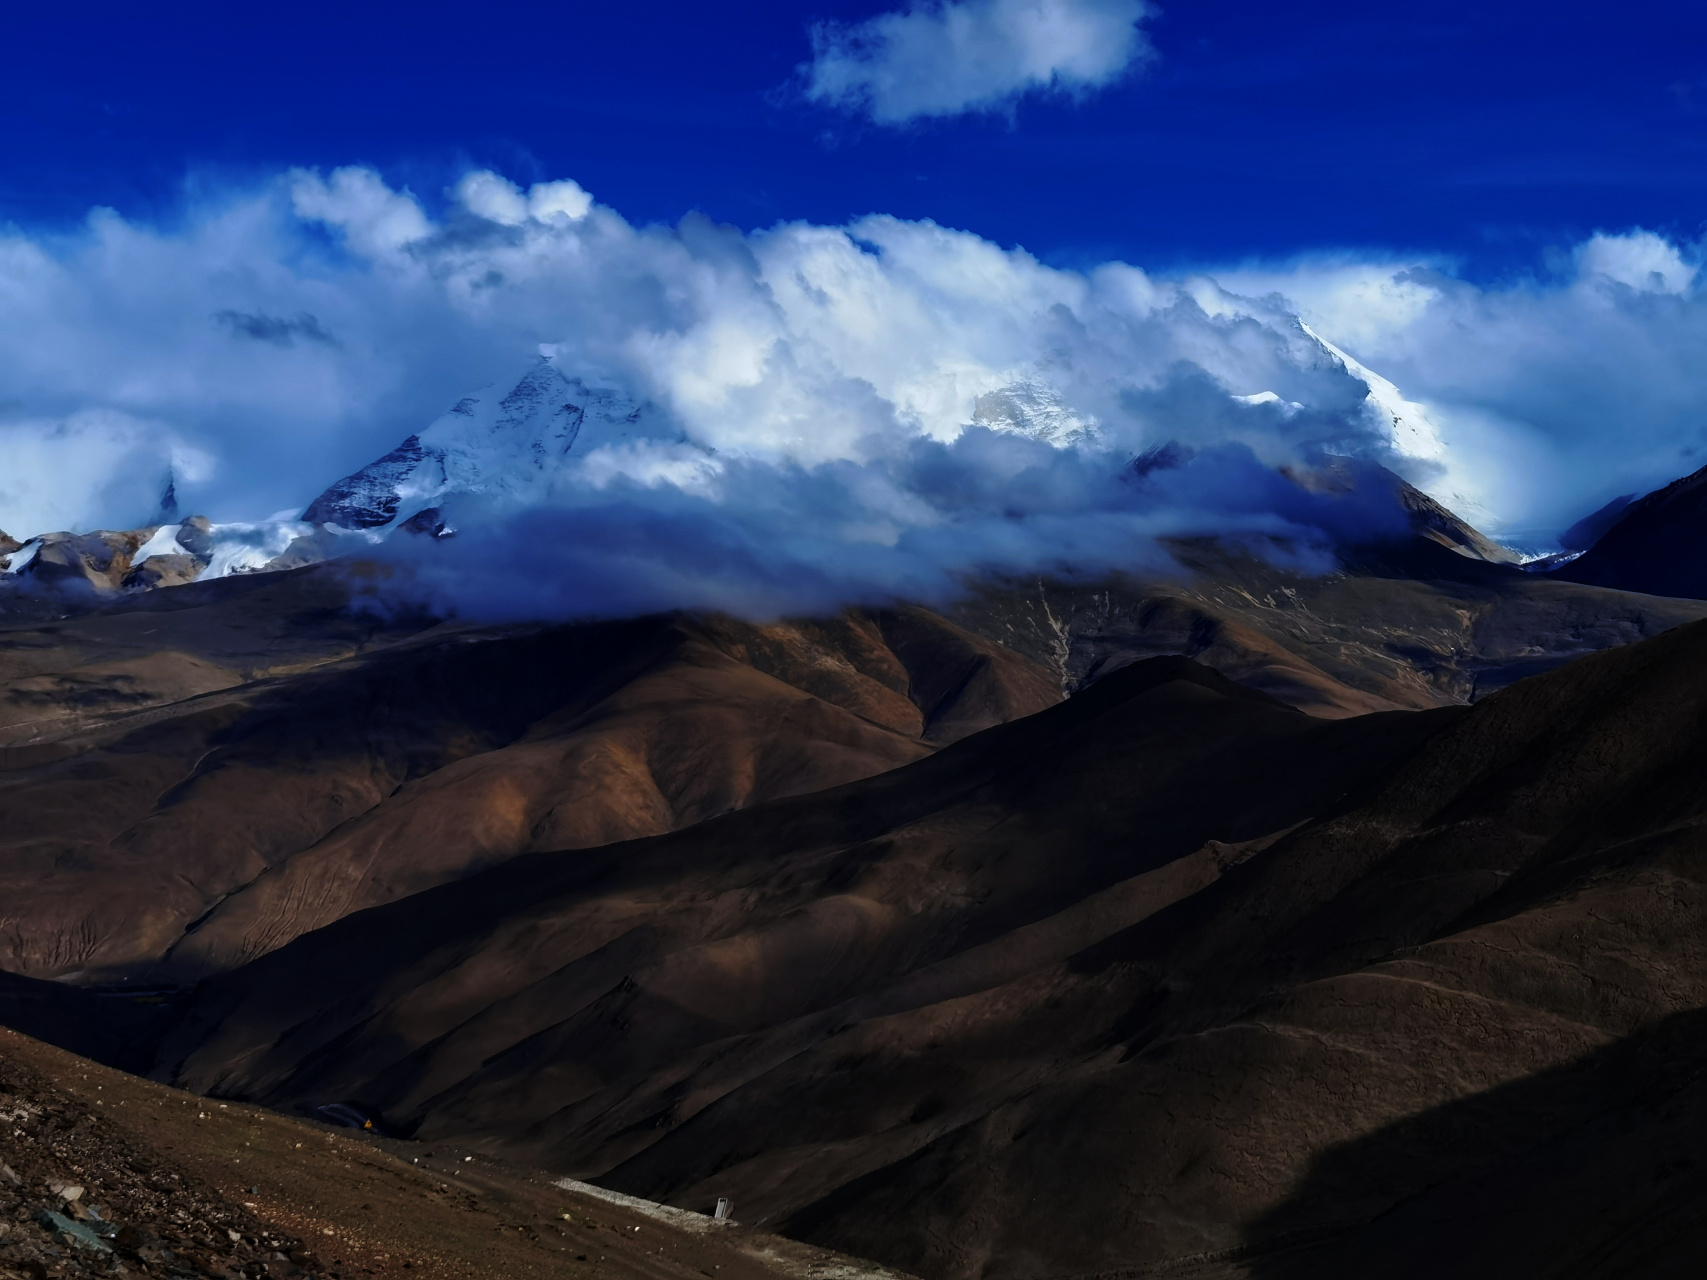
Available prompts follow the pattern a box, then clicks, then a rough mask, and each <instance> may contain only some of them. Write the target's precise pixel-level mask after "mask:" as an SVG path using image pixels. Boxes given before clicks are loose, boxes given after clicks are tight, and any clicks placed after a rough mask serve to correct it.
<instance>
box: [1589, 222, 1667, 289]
mask: <svg viewBox="0 0 1707 1280" xmlns="http://www.w3.org/2000/svg"><path fill="white" fill-rule="evenodd" d="M1576 261H1577V271H1578V273H1579V275H1580V276H1581V277H1582V278H1583V279H1584V280H1585V281H1592V280H1595V279H1597V278H1598V279H1602V280H1612V281H1616V282H1617V283H1618V284H1623V285H1628V286H1629V287H1630V288H1632V289H1639V290H1642V291H1643V292H1646V293H1683V292H1684V291H1685V290H1687V289H1688V288H1689V286H1690V285H1691V284H1692V283H1694V281H1695V274H1696V268H1695V267H1692V266H1690V265H1689V264H1688V263H1687V262H1685V261H1684V260H1683V254H1682V253H1681V252H1679V250H1678V248H1677V246H1676V245H1674V244H1672V243H1671V242H1670V241H1668V240H1667V239H1665V237H1663V236H1658V235H1655V234H1654V233H1653V232H1652V231H1631V232H1628V233H1626V234H1624V235H1616V236H1614V235H1607V234H1606V233H1605V232H1604V231H1598V232H1596V233H1595V234H1594V236H1592V237H1591V238H1590V239H1589V240H1587V241H1585V242H1584V243H1583V244H1580V245H1578V246H1577V250H1576Z"/></svg>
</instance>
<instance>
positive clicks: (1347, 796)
mask: <svg viewBox="0 0 1707 1280" xmlns="http://www.w3.org/2000/svg"><path fill="white" fill-rule="evenodd" d="M1704 713H1707V625H1695V626H1691V627H1686V628H1680V629H1678V630H1676V631H1673V632H1671V633H1670V634H1668V635H1665V636H1662V637H1660V638H1658V639H1655V640H1651V641H1647V642H1645V643H1643V644H1639V645H1634V646H1630V647H1627V648H1624V649H1621V650H1618V651H1615V652H1611V653H1605V654H1600V655H1595V656H1592V657H1589V658H1585V659H1583V660H1581V661H1579V662H1577V663H1574V664H1572V665H1571V666H1569V667H1567V668H1565V669H1562V670H1559V671H1556V672H1552V673H1550V674H1548V675H1545V676H1541V677H1538V678H1536V679H1533V680H1528V681H1525V682H1523V683H1521V684H1519V685H1516V686H1514V687H1513V688H1511V689H1508V690H1506V691H1504V692H1502V693H1500V694H1499V695H1497V696H1495V697H1492V698H1490V699H1488V700H1487V701H1485V702H1483V703H1481V704H1480V705H1478V706H1477V707H1475V708H1472V709H1469V710H1446V711H1440V712H1433V713H1426V714H1423V715H1385V716H1371V717H1363V718H1359V719H1352V720H1342V721H1338V722H1332V721H1320V720H1311V719H1310V718H1308V717H1304V716H1301V715H1299V714H1298V713H1296V712H1294V711H1292V710H1290V709H1288V708H1285V707H1283V706H1281V705H1280V704H1278V703H1276V702H1274V701H1272V700H1270V699H1267V698H1265V697H1263V696H1262V695H1259V694H1256V693H1253V692H1251V691H1248V690H1244V689H1241V688H1239V687H1238V686H1235V685H1231V684H1228V683H1227V682H1225V681H1224V680H1222V679H1220V678H1219V677H1217V676H1215V675H1213V674H1212V673H1209V672H1207V671H1205V670H1204V669H1202V668H1201V667H1197V666H1195V665H1194V664H1191V663H1189V662H1188V661H1186V660H1183V659H1177V658H1175V659H1162V660H1156V661H1151V662H1146V663H1142V664H1138V665H1135V666H1131V667H1128V668H1126V669H1123V670H1121V671H1119V672H1116V673H1115V674H1113V675H1111V676H1109V677H1107V678H1105V679H1104V680H1102V681H1100V682H1098V683H1097V684H1095V685H1092V686H1091V687H1090V688H1089V689H1088V690H1086V691H1085V692H1084V693H1082V694H1080V695H1079V696H1078V697H1075V698H1074V699H1072V700H1070V701H1069V702H1067V703H1066V704H1064V705H1062V706H1059V707H1056V708H1054V709H1051V710H1049V711H1046V712H1043V713H1041V714H1039V715H1037V716H1034V717H1032V718H1030V719H1028V720H1022V721H1018V722H1015V723H1012V724H1008V725H1004V726H1001V727H998V728H995V729H992V730H990V731H987V732H985V733H983V734H980V735H977V736H975V737H972V738H969V739H966V740H964V741H962V742H961V743H959V744H958V745H956V746H954V747H952V748H949V749H948V750H945V751H943V752H941V753H940V754H938V755H936V756H934V757H932V758H931V759H928V760H924V761H921V762H919V763H917V764H914V765H911V766H908V767H907V768H904V769H900V770H897V771H895V772H893V773H889V774H886V775H884V776H883V777H880V778H875V779H872V780H869V781H866V782H863V783H859V784H855V785H854V786H851V787H846V788H842V789H840V790H838V791H834V792H830V793H826V794H824V795H819V796H809V797H802V798H799V799H796V800H791V801H787V802H783V803H780V804H775V805H771V806H767V807H763V808H757V809H753V810H750V811H747V812H745V813H742V814H738V815H734V816H732V817H729V818H726V819H722V820H720V821H718V822H714V823H707V824H704V825H702V826H699V827H696V828H693V829H691V830H687V831H683V832H678V833H676V834H673V835H668V836H664V837H660V838H657V839H653V840H649V841H643V842H638V843H632V844H627V845H623V846H618V847H614V848H611V849H607V850H605V851H603V852H601V853H599V854H596V855H594V854H584V855H582V856H581V857H579V858H578V859H576V860H574V861H570V860H567V859H564V858H562V857H559V856H552V855H544V854H542V855H537V856H535V857H531V858H524V859H518V860H515V861H512V862H510V863H508V864H506V865H505V866H503V867H501V868H497V869H494V870H492V871H490V872H486V873H484V874H482V875H480V876H476V877H474V878H471V879H469V880H466V881H464V882H462V883H460V884H458V885H456V886H454V887H446V888H441V889H437V890H433V891H429V892H427V893H423V894H419V895H416V896H414V897H411V898H408V899H405V900H403V901H400V902H397V903H394V904H392V905H391V906H388V907H384V908H381V909H379V910H377V911H375V912H372V913H369V914H367V915H364V916H361V917H354V918H350V919H347V920H344V921H342V922H340V923H338V924H335V925H332V926H330V927H328V928H326V929H322V930H320V931H317V932H316V933H314V934H311V935H308V936H306V937H304V938H301V939H299V940H298V941H297V942H296V943H294V944H292V945H291V946H288V947H286V948H284V949H282V950H280V951H277V952H275V953H273V954H272V955H270V956H268V957H266V958H265V959H263V960H261V961H258V962H257V963H255V964H253V965H251V966H248V967H246V968H244V969H241V970H238V971H236V972H233V973H230V974H227V975H225V976H222V977H219V978H216V979H214V980H213V981H212V982H210V983H209V984H207V985H206V986H204V987H203V988H202V989H201V991H200V992H199V993H198V994H197V996H196V998H195V1000H194V1001H193V1003H192V1004H191V1005H190V1006H189V1008H188V1010H187V1011H186V1014H185V1016H184V1017H183V1018H182V1019H181V1020H180V1021H179V1022H178V1024H177V1028H176V1031H175V1032H174V1034H173V1037H172V1038H171V1040H170V1041H169V1042H168V1043H167V1045H166V1047H165V1050H164V1053H163V1055H162V1058H161V1064H162V1069H164V1070H166V1071H168V1072H170V1073H172V1074H174V1075H175V1076H176V1078H177V1079H179V1080H180V1081H181V1082H182V1083H185V1084H188V1085H190V1086H193V1087H196V1088H201V1089H217V1090H219V1091H222V1092H231V1093H236V1094H239V1095H247V1096H250V1097H256V1098H261V1099H265V1100H268V1101H270V1102H273V1103H275V1104H278V1105H284V1106H293V1105H306V1104H308V1103H310V1102H318V1101H321V1100H324V1099H327V1098H335V1097H359V1098H362V1099H364V1100H367V1101H370V1102H372V1103H374V1104H376V1105H379V1106H381V1107H383V1108H384V1109H385V1112H386V1114H387V1115H388V1117H390V1118H391V1119H392V1120H393V1121H395V1122H397V1123H400V1124H405V1125H419V1131H420V1132H421V1133H422V1134H423V1135H426V1136H431V1137H433V1138H434V1139H435V1140H441V1139H444V1138H447V1137H450V1136H452V1135H462V1136H465V1137H468V1138H473V1137H475V1136H476V1135H478V1136H479V1138H480V1139H481V1140H483V1141H485V1142H487V1143H490V1144H493V1145H494V1146H495V1147H497V1148H500V1149H503V1150H507V1151H510V1152H512V1153H515V1154H517V1155H520V1156H523V1157H525V1158H527V1159H532V1160H538V1161H540V1162H543V1163H546V1164H548V1165H552V1166H555V1167H557V1168H560V1169H564V1170H568V1171H577V1172H580V1173H582V1174H597V1175H598V1176H600V1177H601V1179H602V1180H603V1181H604V1182H605V1183H606V1184H607V1185H611V1186H614V1187H618V1188H621V1189H624V1190H628V1191H631V1192H634V1193H639V1194H645V1195H650V1196H657V1197H670V1198H674V1199H677V1200H678V1201H680V1202H682V1203H689V1202H693V1203H698V1202H699V1201H702V1200H703V1199H704V1197H705V1195H706V1194H708V1193H711V1192H713V1191H715V1192H716V1193H717V1194H723V1195H732V1196H733V1197H734V1198H735V1199H736V1201H737V1203H740V1204H742V1205H743V1206H744V1210H743V1213H744V1216H748V1217H749V1220H753V1221H757V1222H761V1223H763V1222H772V1223H779V1224H781V1225H782V1226H783V1227H784V1228H785V1229H786V1230H787V1231H788V1232H789V1233H791V1234H795V1235H797V1236H801V1237H804V1238H806V1239H809V1240H812V1241H816V1242H820V1243H823V1244H826V1245H832V1246H835V1247H839V1248H843V1249H846V1250H849V1251H851V1252H856V1253H859V1254H862V1255H865V1256H871V1257H876V1258H878V1259H880V1260H883V1261H886V1262H888V1263H890V1264H891V1265H896V1266H901V1267H905V1268H907V1269H908V1270H911V1271H913V1272H914V1273H915V1274H920V1275H924V1276H932V1277H938V1276H940V1277H974V1276H991V1277H1007V1276H1013V1277H1019V1276H1030V1275H1038V1274H1056V1275H1063V1274H1066V1275H1083V1274H1105V1273H1112V1272H1116V1271H1128V1270H1131V1271H1143V1270H1146V1269H1152V1268H1154V1269H1159V1270H1161V1271H1162V1272H1163V1273H1174V1272H1179V1273H1184V1274H1194V1275H1214V1276H1226V1277H1232V1276H1235V1275H1241V1276H1249V1275H1257V1276H1275V1277H1281V1276H1284V1277H1294V1276H1296V1277H1306V1276H1321V1275H1376V1274H1382V1275H1385V1274H1402V1275H1417V1276H1424V1275H1447V1274H1450V1275H1468V1276H1478V1277H1480V1276H1487V1277H1493V1276H1505V1275H1517V1274H1522V1275H1566V1274H1589V1273H1591V1271H1592V1272H1593V1273H1595V1274H1604V1273H1606V1272H1605V1270H1604V1268H1603V1267H1602V1263H1603V1262H1604V1261H1605V1260H1606V1259H1607V1258H1612V1259H1615V1260H1618V1261H1619V1262H1620V1263H1621V1264H1624V1263H1627V1264H1628V1266H1627V1269H1626V1270H1627V1273H1628V1274H1667V1275H1669V1274H1679V1275H1682V1274H1688V1273H1689V1268H1690V1267H1691V1266H1694V1265H1698V1264H1699V1263H1700V1262H1701V1261H1702V1260H1703V1255H1702V1249H1701V1234H1700V1231H1699V1227H1698V1223H1697V1222H1696V1219H1695V1215H1697V1214H1699V1213H1700V1212H1701V1210H1702V1209H1703V1207H1707V1168H1703V1167H1702V1166H1701V1165H1700V1164H1699V1163H1698V1162H1697V1161H1696V1158H1695V1156H1694V1155H1693V1154H1691V1152H1693V1151H1694V1150H1695V1148H1696V1147H1697V1146H1698V1145H1699V1143H1700V1142H1701V1141H1703V1140H1707V1088H1704V1087H1703V1086H1702V1085H1701V1083H1700V1080H1699V1076H1700V1072H1699V1064H1700V1061H1701V1060H1702V1058H1703V1055H1707V942H1704V941H1703V939H1707V842H1704V840H1703V838H1702V832H1703V831H1707V792H1704V791H1703V790H1702V788H1701V787H1700V786H1699V782H1698V780H1699V774H1700V759H1701V757H1702V755H1703V753H1704V752H1707V736H1704V735H1707V729H1704V727H1703V726H1707V714H1704ZM1300 819H1303V821H1304V825H1302V826H1300V827H1297V828H1296V829H1294V830H1290V831H1289V828H1291V827H1292V826H1293V824H1295V823H1297V822H1298V821H1300ZM376 939H383V942H382V943H380V944H377V945H376ZM328 990H335V991H336V992H337V994H338V999H337V1002H336V1004H328V1002H327V1001H326V999H325V997H324V993H325V992H327V991H328ZM1585 1258H1586V1259H1592V1260H1595V1261H1594V1263H1593V1265H1592V1266H1591V1267H1590V1270H1587V1271H1585V1270H1582V1269H1581V1267H1580V1266H1579V1264H1581V1263H1582V1262H1583V1260H1584V1259H1585ZM1572 1268H1578V1269H1577V1270H1573V1269H1572Z"/></svg>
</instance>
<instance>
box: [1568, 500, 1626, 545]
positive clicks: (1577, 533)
mask: <svg viewBox="0 0 1707 1280" xmlns="http://www.w3.org/2000/svg"><path fill="white" fill-rule="evenodd" d="M1634 501H1636V495H1635V494H1633V493H1625V494H1620V495H1619V496H1618V497H1616V498H1614V499H1613V500H1612V501H1611V502H1609V503H1607V504H1606V505H1605V506H1604V507H1600V508H1599V509H1597V510H1595V511H1591V512H1590V513H1589V514H1588V515H1586V516H1584V517H1583V518H1582V519H1581V520H1578V521H1577V522H1576V523H1575V524H1573V525H1572V526H1571V527H1570V528H1569V529H1566V530H1565V531H1564V532H1563V533H1561V534H1560V535H1559V545H1560V546H1561V547H1563V548H1564V549H1565V550H1566V551H1577V552H1582V551H1587V550H1588V549H1589V548H1590V547H1592V546H1593V545H1594V544H1595V543H1597V542H1599V541H1600V540H1601V538H1602V537H1604V536H1605V534H1606V531H1607V530H1608V529H1610V528H1611V527H1612V526H1613V525H1615V524H1617V523H1618V522H1619V521H1620V520H1622V519H1623V518H1624V510H1625V508H1626V507H1628V506H1629V505H1630V504H1631V503H1632V502H1634Z"/></svg>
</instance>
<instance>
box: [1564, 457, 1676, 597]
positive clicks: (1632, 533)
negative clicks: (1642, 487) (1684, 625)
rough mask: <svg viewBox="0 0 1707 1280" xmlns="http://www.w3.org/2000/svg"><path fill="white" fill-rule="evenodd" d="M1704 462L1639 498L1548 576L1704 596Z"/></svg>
mask: <svg viewBox="0 0 1707 1280" xmlns="http://www.w3.org/2000/svg"><path fill="white" fill-rule="evenodd" d="M1704 547H1707V467H1703V468H1702V469H1701V470H1700V471H1695V472H1691V473H1690V474H1689V475H1687V476H1684V477H1683V478H1682V479H1680V480H1674V481H1672V482H1671V483H1670V484H1668V485H1667V486H1666V487H1665V488H1663V489H1659V490H1656V491H1655V492H1653V493H1650V494H1648V495H1647V496H1646V497H1645V498H1638V499H1637V500H1636V501H1635V502H1632V503H1630V505H1629V506H1627V507H1625V508H1624V509H1623V511H1622V512H1621V513H1620V514H1619V515H1618V518H1617V519H1616V520H1615V521H1614V522H1613V523H1612V525H1611V527H1609V528H1608V529H1607V530H1606V532H1605V533H1603V534H1601V535H1600V537H1599V538H1598V539H1597V540H1596V541H1595V543H1594V545H1593V546H1591V547H1590V548H1589V549H1588V550H1587V551H1586V552H1584V553H1583V554H1582V555H1580V556H1578V557H1577V558H1576V559H1575V560H1572V561H1571V562H1570V563H1569V564H1565V565H1562V566H1560V567H1559V568H1557V569H1555V570H1553V572H1552V574H1551V575H1550V576H1552V577H1555V578H1566V579H1569V580H1570V581H1572V582H1592V583H1596V584H1598V585H1600V586H1604V587H1616V588H1618V589H1619V590H1621V591H1645V592H1647V593H1648V594H1650V595H1656V596H1691V597H1695V598H1700V597H1703V596H1707V559H1704V558H1703V556H1702V550H1703V548H1704Z"/></svg>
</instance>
